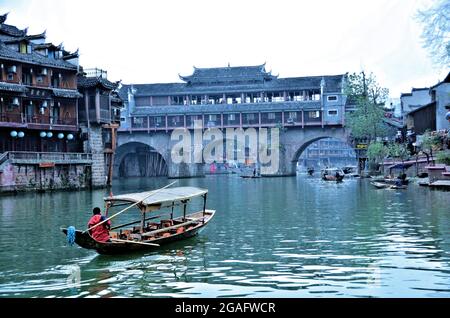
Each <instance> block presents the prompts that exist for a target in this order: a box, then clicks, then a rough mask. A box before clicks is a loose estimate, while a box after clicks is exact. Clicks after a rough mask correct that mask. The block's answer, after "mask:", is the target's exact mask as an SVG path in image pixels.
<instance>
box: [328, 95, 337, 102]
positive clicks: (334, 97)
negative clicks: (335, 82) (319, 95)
mask: <svg viewBox="0 0 450 318" xmlns="http://www.w3.org/2000/svg"><path fill="white" fill-rule="evenodd" d="M327 100H328V101H329V102H334V101H337V96H336V95H331V96H328V97H327Z"/></svg>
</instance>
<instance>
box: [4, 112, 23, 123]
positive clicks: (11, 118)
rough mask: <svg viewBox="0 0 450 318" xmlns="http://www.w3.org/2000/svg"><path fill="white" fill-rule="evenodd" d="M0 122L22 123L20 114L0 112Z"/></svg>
mask: <svg viewBox="0 0 450 318" xmlns="http://www.w3.org/2000/svg"><path fill="white" fill-rule="evenodd" d="M0 122H6V123H20V124H22V123H23V117H22V114H14V113H0Z"/></svg>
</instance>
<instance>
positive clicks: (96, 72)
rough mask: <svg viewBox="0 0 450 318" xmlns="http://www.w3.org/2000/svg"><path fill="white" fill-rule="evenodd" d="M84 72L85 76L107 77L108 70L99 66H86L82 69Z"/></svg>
mask: <svg viewBox="0 0 450 318" xmlns="http://www.w3.org/2000/svg"><path fill="white" fill-rule="evenodd" d="M83 71H84V72H85V73H86V77H102V78H105V79H106V78H108V72H107V71H104V70H102V69H99V68H87V69H84V70H83Z"/></svg>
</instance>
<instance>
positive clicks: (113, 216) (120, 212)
mask: <svg viewBox="0 0 450 318" xmlns="http://www.w3.org/2000/svg"><path fill="white" fill-rule="evenodd" d="M177 182H178V181H174V182H172V183H171V184H168V185H166V186H165V187H163V188H161V189H158V190H156V191H155V192H152V193H150V194H149V195H148V196H146V197H145V198H143V199H142V200H140V201H138V202H136V203H133V204H132V205H130V206H128V207H126V208H125V209H123V210H122V211H119V212H117V213H116V214H114V215H111V216H110V217H109V218H107V219H105V220H103V221H101V222H100V223H97V224H95V225H94V226H93V227H90V228H88V229H86V230H84V231H83V234H84V233H86V232H87V231H89V230H92V229H95V228H96V227H97V226H99V225H101V224H103V223H105V222H107V221H109V220H111V219H113V218H115V217H116V216H118V215H119V214H122V213H123V212H125V211H126V210H128V209H131V208H132V207H134V206H135V205H138V204H139V203H141V202H143V201H145V200H146V199H148V198H149V197H151V196H152V195H155V194H156V193H158V192H160V191H161V190H164V189H165V188H168V187H170V186H171V185H174V184H175V183H177Z"/></svg>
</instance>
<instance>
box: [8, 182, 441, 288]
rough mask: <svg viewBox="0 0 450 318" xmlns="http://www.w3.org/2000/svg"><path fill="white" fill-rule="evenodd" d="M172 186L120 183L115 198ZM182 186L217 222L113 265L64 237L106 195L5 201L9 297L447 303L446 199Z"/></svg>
mask: <svg viewBox="0 0 450 318" xmlns="http://www.w3.org/2000/svg"><path fill="white" fill-rule="evenodd" d="M167 183H168V182H167V180H165V179H155V178H147V179H145V178H142V179H127V180H120V183H117V184H116V186H115V187H114V188H113V192H114V194H120V193H126V192H135V191H143V190H147V189H149V188H157V187H161V186H163V185H165V184H167ZM178 184H179V185H180V186H184V185H192V186H199V187H206V188H208V189H209V190H210V193H209V197H208V200H209V202H210V205H211V207H214V208H215V209H217V210H218V212H217V214H216V216H215V219H214V220H213V222H211V223H210V224H209V225H208V227H206V228H205V230H204V231H203V232H202V233H201V235H200V236H198V237H195V238H192V239H189V240H186V241H184V242H178V243H174V244H171V245H169V246H166V247H164V248H162V249H160V250H158V251H154V252H148V253H144V254H143V253H137V254H130V255H125V256H114V257H111V256H102V255H97V254H96V253H95V252H92V251H87V250H84V249H81V248H77V247H69V246H67V245H66V243H65V238H64V236H63V235H62V234H61V233H60V230H59V227H60V226H67V225H74V226H75V227H77V228H84V227H85V226H86V224H85V223H86V222H87V220H88V219H89V217H90V215H91V208H92V206H103V200H102V198H103V196H105V195H107V193H106V192H105V191H103V190H97V191H92V192H88V191H84V192H83V191H82V192H59V193H53V194H39V195H38V194H26V195H24V196H20V197H0V207H1V211H0V227H1V231H0V247H1V250H0V296H1V297H16V296H27V297H32V296H39V297H55V296H56V297H60V296H63V297H116V296H121V297H123V296H125V297H148V296H159V297H161V296H162V297H167V296H169V297H231V296H236V297H348V296H354V297H413V296H414V297H416V296H424V297H448V296H450V286H449V285H450V283H449V282H450V280H449V278H450V264H449V259H450V258H449V252H450V233H449V230H448V229H449V228H450V227H449V225H450V221H449V220H450V218H449V216H450V215H449V213H450V212H449V210H448V206H449V203H450V198H449V196H448V193H446V192H438V191H429V190H428V189H423V188H419V187H414V186H411V187H410V188H409V189H408V190H406V191H387V190H375V189H373V188H371V187H370V185H369V184H368V182H367V181H366V180H356V179H354V180H346V181H345V182H344V183H341V184H335V183H328V182H322V181H320V180H319V179H318V178H302V177H297V178H274V179H264V178H263V179H257V180H251V179H250V180H244V181H243V180H241V178H238V177H236V176H221V177H206V178H203V179H186V180H180V181H179V183H178ZM134 217H135V216H131V218H134ZM125 218H126V217H125ZM78 269H79V271H78Z"/></svg>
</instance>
